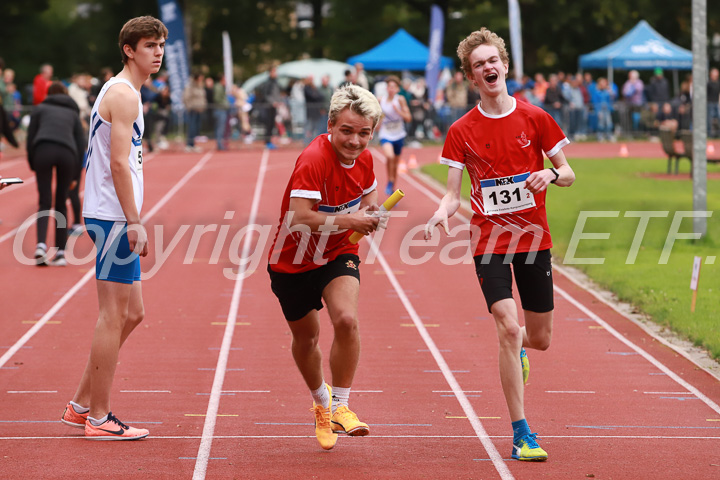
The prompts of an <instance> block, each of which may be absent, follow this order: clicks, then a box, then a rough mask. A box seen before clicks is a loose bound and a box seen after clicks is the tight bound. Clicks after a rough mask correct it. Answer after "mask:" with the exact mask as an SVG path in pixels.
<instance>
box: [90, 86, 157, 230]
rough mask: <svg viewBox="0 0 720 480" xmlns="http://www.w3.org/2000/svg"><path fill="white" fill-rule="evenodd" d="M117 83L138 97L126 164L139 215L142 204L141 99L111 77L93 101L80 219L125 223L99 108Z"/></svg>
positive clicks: (106, 128) (106, 124) (106, 126)
mask: <svg viewBox="0 0 720 480" xmlns="http://www.w3.org/2000/svg"><path fill="white" fill-rule="evenodd" d="M118 83H124V84H125V85H127V86H129V87H130V88H132V90H133V92H135V94H136V95H137V97H138V115H137V118H136V119H135V122H134V123H133V132H132V138H129V139H128V141H129V142H131V144H132V145H131V148H130V155H129V156H128V165H129V166H130V175H131V177H132V185H133V193H134V195H135V206H136V207H137V211H138V213H140V209H141V208H142V204H143V158H142V136H143V132H144V131H145V121H144V120H143V108H142V102H141V100H140V93H138V91H137V90H136V89H135V87H133V86H132V84H131V83H130V82H129V81H128V80H125V79H124V78H117V77H113V78H111V79H110V80H108V81H107V83H105V85H104V86H103V88H102V90H100V94H99V95H98V97H97V100H95V104H94V105H93V109H92V113H91V114H90V139H89V140H88V154H87V167H86V171H85V203H84V205H83V217H85V218H95V219H98V220H112V221H115V222H124V221H126V218H125V214H124V213H123V211H122V208H121V206H120V201H119V200H118V197H117V193H116V192H115V184H114V183H113V178H112V172H111V170H110V126H111V124H110V123H109V122H107V121H106V120H105V119H104V118H102V117H101V116H100V113H99V112H98V108H99V107H100V102H102V99H103V97H104V96H105V94H106V93H107V91H108V89H109V88H110V87H112V86H113V85H117V84H118Z"/></svg>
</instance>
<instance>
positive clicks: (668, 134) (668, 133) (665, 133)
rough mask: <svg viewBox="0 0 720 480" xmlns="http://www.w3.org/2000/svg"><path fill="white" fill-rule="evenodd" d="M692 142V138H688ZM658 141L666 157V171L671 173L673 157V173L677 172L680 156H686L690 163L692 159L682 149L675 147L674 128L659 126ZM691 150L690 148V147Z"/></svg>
mask: <svg viewBox="0 0 720 480" xmlns="http://www.w3.org/2000/svg"><path fill="white" fill-rule="evenodd" d="M690 142H691V143H692V139H691V140H690ZM660 143H661V144H662V149H663V152H665V155H667V157H668V166H667V173H668V175H669V174H671V173H672V161H673V159H675V174H676V175H677V173H678V166H679V164H680V159H681V158H687V159H688V160H690V162H691V163H692V159H691V158H690V157H689V156H688V155H687V154H686V153H685V152H683V151H681V150H678V149H677V148H675V130H673V129H671V128H667V127H660ZM690 151H691V152H692V148H691V149H690Z"/></svg>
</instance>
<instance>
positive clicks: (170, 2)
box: [158, 0, 190, 111]
mask: <svg viewBox="0 0 720 480" xmlns="http://www.w3.org/2000/svg"><path fill="white" fill-rule="evenodd" d="M158 5H159V7H160V20H162V22H163V23H164V24H165V26H166V27H167V29H168V39H167V42H166V43H165V65H166V67H167V70H168V82H169V83H170V100H171V102H172V108H173V110H175V111H179V110H183V109H184V106H183V99H182V94H183V90H184V89H185V85H187V83H188V81H189V78H190V68H189V66H188V55H187V48H186V46H185V28H184V26H183V18H182V12H181V11H180V8H179V7H178V4H177V2H176V1H175V0H158Z"/></svg>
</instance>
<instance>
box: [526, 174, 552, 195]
mask: <svg viewBox="0 0 720 480" xmlns="http://www.w3.org/2000/svg"><path fill="white" fill-rule="evenodd" d="M554 179H555V174H554V173H552V172H551V171H550V169H548V168H545V169H543V170H540V171H538V172H533V173H531V174H530V176H529V177H528V178H527V180H526V181H525V188H526V189H527V190H528V191H529V192H530V193H532V194H533V195H536V194H538V193H540V192H542V191H544V190H545V189H546V188H547V187H548V185H550V181H551V180H554Z"/></svg>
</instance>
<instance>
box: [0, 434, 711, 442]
mask: <svg viewBox="0 0 720 480" xmlns="http://www.w3.org/2000/svg"><path fill="white" fill-rule="evenodd" d="M200 438H202V437H201V436H199V435H188V436H173V435H168V436H159V435H153V436H152V439H153V440H197V439H200ZM214 438H215V439H216V440H265V439H268V440H269V439H278V438H281V439H303V440H304V439H307V438H315V435H218V436H216V437H214ZM396 438H442V439H448V438H477V437H476V436H475V435H375V434H373V435H369V436H368V437H367V439H365V440H363V442H367V441H371V440H378V439H396ZM487 438H496V439H509V438H512V435H489V436H488V437H487ZM543 438H569V439H573V438H584V439H590V440H604V439H606V438H607V439H615V440H617V439H621V440H623V439H627V440H636V439H647V440H720V436H718V437H707V436H705V437H692V436H687V435H683V436H676V437H675V436H671V435H543ZM1 440H82V441H83V442H86V441H87V440H85V436H84V435H75V436H70V435H65V436H62V437H0V441H1Z"/></svg>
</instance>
